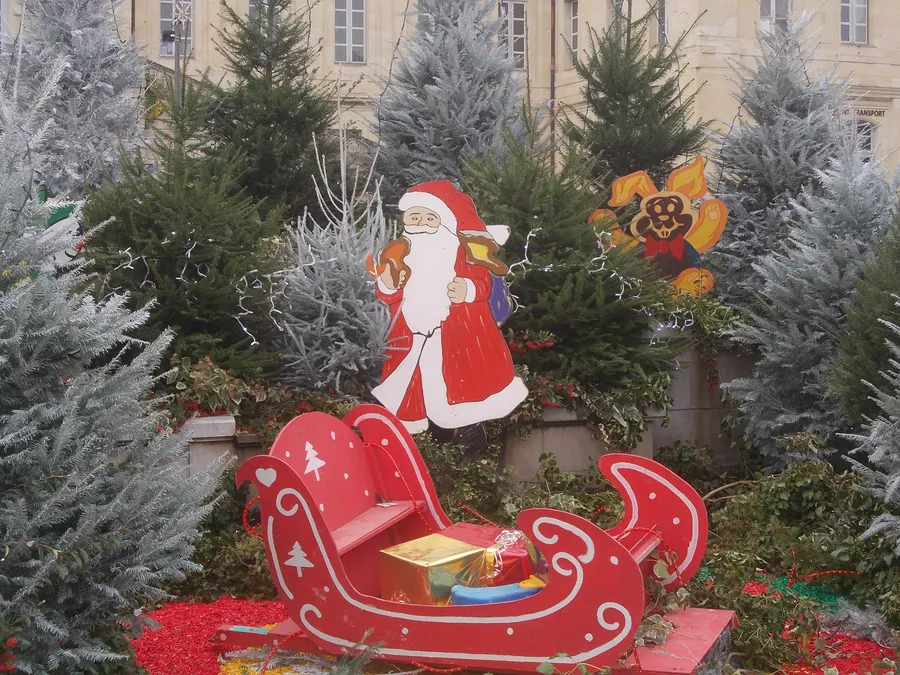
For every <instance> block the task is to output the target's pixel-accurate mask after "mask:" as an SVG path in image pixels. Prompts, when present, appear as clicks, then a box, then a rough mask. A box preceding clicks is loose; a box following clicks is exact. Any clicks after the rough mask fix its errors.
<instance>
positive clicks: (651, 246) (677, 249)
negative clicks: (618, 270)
mask: <svg viewBox="0 0 900 675" xmlns="http://www.w3.org/2000/svg"><path fill="white" fill-rule="evenodd" d="M657 253H671V254H672V255H673V256H674V257H675V258H676V259H678V260H681V259H682V258H683V257H684V235H683V234H677V235H675V238H674V239H672V240H669V239H654V238H653V237H647V240H646V241H645V242H644V256H645V257H647V258H652V257H653V256H655V255H656V254H657Z"/></svg>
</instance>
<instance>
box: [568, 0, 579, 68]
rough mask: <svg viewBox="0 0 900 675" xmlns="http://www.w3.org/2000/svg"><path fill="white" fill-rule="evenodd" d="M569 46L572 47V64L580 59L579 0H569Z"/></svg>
mask: <svg viewBox="0 0 900 675" xmlns="http://www.w3.org/2000/svg"><path fill="white" fill-rule="evenodd" d="M569 46H570V47H571V48H572V65H575V61H577V60H578V0H569Z"/></svg>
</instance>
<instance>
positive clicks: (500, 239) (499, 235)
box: [486, 225, 512, 246]
mask: <svg viewBox="0 0 900 675" xmlns="http://www.w3.org/2000/svg"><path fill="white" fill-rule="evenodd" d="M486 227H487V231H488V234H489V235H491V237H492V238H493V240H494V241H496V242H497V243H498V244H499V245H500V246H503V244H505V243H506V242H507V241H508V240H509V235H510V232H512V230H510V228H509V225H487V226H486Z"/></svg>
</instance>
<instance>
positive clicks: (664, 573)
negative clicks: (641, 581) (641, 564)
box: [653, 560, 669, 579]
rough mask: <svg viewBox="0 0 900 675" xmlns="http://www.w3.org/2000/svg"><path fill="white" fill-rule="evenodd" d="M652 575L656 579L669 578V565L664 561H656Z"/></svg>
mask: <svg viewBox="0 0 900 675" xmlns="http://www.w3.org/2000/svg"><path fill="white" fill-rule="evenodd" d="M653 574H654V576H656V577H657V578H658V579H665V578H666V577H668V576H669V565H668V563H666V561H665V560H657V561H656V563H655V564H654V565H653Z"/></svg>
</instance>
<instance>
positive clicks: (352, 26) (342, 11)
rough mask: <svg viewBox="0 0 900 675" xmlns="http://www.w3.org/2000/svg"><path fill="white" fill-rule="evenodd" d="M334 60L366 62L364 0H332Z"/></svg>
mask: <svg viewBox="0 0 900 675" xmlns="http://www.w3.org/2000/svg"><path fill="white" fill-rule="evenodd" d="M334 60H335V62H336V63H365V62H366V0H334Z"/></svg>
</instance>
